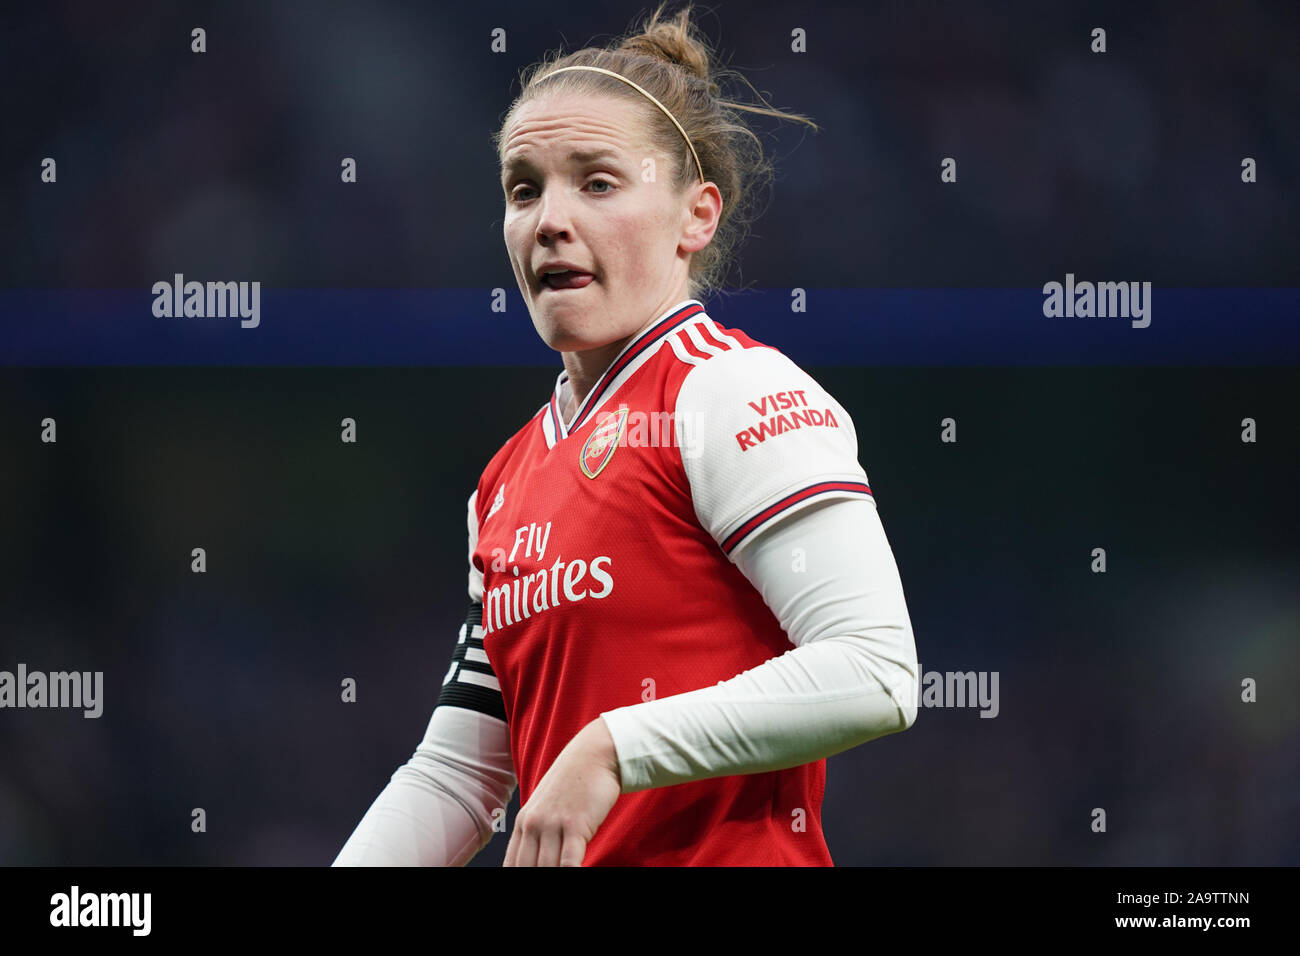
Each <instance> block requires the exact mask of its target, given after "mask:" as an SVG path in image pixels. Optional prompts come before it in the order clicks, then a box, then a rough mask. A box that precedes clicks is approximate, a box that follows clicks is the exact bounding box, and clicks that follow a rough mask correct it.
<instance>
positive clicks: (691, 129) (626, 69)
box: [493, 3, 818, 300]
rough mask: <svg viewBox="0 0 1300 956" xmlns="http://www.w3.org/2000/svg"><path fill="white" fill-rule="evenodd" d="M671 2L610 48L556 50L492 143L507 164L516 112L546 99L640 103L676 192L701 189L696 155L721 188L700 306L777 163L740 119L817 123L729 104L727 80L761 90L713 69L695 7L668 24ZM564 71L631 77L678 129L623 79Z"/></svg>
mask: <svg viewBox="0 0 1300 956" xmlns="http://www.w3.org/2000/svg"><path fill="white" fill-rule="evenodd" d="M666 5H667V4H666V3H661V4H660V5H659V7H658V8H657V9H656V10H655V11H654V13H653V14H651V15H650V17H649V18H648V19H647V20H646V21H645V23H644V24H643V25H642V27H641V28H640V30H639V31H638V32H634V33H631V34H628V35H627V36H625V37H623V38H622V39H619V40H615V41H614V42H613V43H611V44H610V46H608V47H603V48H602V47H585V48H583V49H581V50H578V51H576V52H574V53H569V54H567V55H566V54H562V53H560V52H559V51H555V52H552V53H550V54H548V55H547V56H546V57H544V58H543V59H542V60H541V61H540V62H538V63H535V64H534V65H532V66H531V67H529V68H528V69H526V70H524V72H523V73H522V74H521V82H522V92H520V94H519V96H518V97H516V98H515V100H514V102H513V103H511V104H510V108H509V109H508V110H507V111H506V114H505V118H504V120H502V123H501V126H500V128H499V129H498V130H497V132H496V133H495V134H494V135H493V144H494V146H495V147H496V150H497V159H498V162H500V161H501V159H502V147H503V145H504V139H505V132H506V129H507V128H508V127H509V126H510V125H511V123H512V122H513V121H514V117H515V114H516V113H517V112H518V110H519V108H520V107H521V106H522V105H523V104H525V103H527V102H529V101H531V100H534V99H537V98H538V97H539V96H542V95H551V94H559V93H581V94H587V95H591V94H597V93H598V94H602V95H607V96H615V97H621V98H623V99H625V100H628V101H630V102H636V103H638V104H640V106H641V108H642V109H643V116H644V124H645V128H646V131H647V136H648V139H649V141H650V144H651V145H652V147H653V148H655V149H657V150H659V151H661V152H663V153H664V154H666V155H668V156H671V157H673V159H674V162H673V179H672V184H673V186H674V187H675V188H676V189H678V190H679V191H680V190H682V189H685V188H686V187H687V186H689V185H690V184H692V183H695V182H698V180H699V175H698V173H697V169H696V162H697V157H698V162H699V164H700V166H701V167H702V170H703V175H704V178H705V179H706V180H708V181H710V182H713V183H715V184H716V185H717V187H718V192H719V193H720V194H721V195H722V215H721V217H720V219H719V221H718V227H717V230H716V232H715V233H714V235H713V239H712V241H710V243H709V244H708V245H707V246H705V247H704V248H703V249H701V250H700V251H698V252H696V253H695V254H693V255H692V256H691V265H690V278H689V281H690V293H689V294H690V297H691V298H695V299H701V300H702V299H704V298H705V297H706V296H708V295H709V294H711V293H713V292H715V291H718V290H720V289H721V287H722V282H723V280H724V279H725V278H726V274H727V272H728V271H729V269H730V267H731V265H732V263H733V260H734V257H735V253H736V250H737V249H738V248H739V246H740V244H741V243H742V242H743V240H744V237H745V235H746V234H747V233H748V231H749V226H750V224H751V223H752V222H753V220H754V218H756V215H757V205H758V203H757V197H758V194H759V192H760V191H761V189H762V188H763V187H765V186H767V185H769V184H770V182H771V180H772V174H773V171H772V166H771V164H770V163H769V162H768V161H767V159H766V158H765V157H764V156H763V147H762V143H761V142H760V141H759V139H758V137H757V136H756V135H755V134H754V132H753V131H752V130H750V129H749V127H748V126H747V125H746V124H745V122H744V119H743V118H742V117H741V115H740V114H741V112H747V113H756V114H761V115H764V116H772V117H776V118H778V119H786V120H793V121H795V122H799V123H804V124H806V125H808V126H810V127H812V128H813V129H818V126H817V124H816V123H814V122H813V121H812V120H810V119H808V118H807V117H805V116H801V115H799V114H797V113H788V112H784V111H781V110H776V109H772V108H771V107H768V106H750V105H748V104H745V103H739V102H735V101H732V100H727V99H723V98H722V92H721V86H720V83H722V82H724V81H726V80H728V79H732V78H735V79H737V80H738V81H740V82H742V83H744V84H745V85H746V86H749V88H750V89H751V90H752V89H753V86H752V85H750V84H749V82H748V81H747V80H745V78H744V77H743V76H741V75H740V74H739V73H737V72H735V71H734V70H730V69H726V68H724V67H721V66H718V65H716V64H715V63H714V60H713V53H712V51H711V49H710V47H709V45H708V43H707V42H706V41H705V40H704V39H703V38H701V37H700V36H699V34H698V32H697V30H696V27H695V24H694V23H692V22H691V21H690V12H691V8H690V5H689V4H688V5H687V6H686V7H685V8H683V9H682V10H681V11H680V12H679V13H678V14H677V15H676V16H674V17H673V18H671V19H665V18H664V17H663V11H664V7H665V6H666ZM566 66H595V67H601V68H603V69H606V70H611V71H613V72H615V73H618V74H619V75H620V76H622V77H626V78H627V79H629V80H632V81H633V82H635V83H636V84H637V86H640V87H642V88H644V90H645V91H646V92H647V93H649V94H650V95H651V96H652V97H654V99H656V100H658V102H659V103H660V104H662V106H663V108H664V109H665V110H667V111H668V112H669V113H671V114H672V117H673V118H674V119H676V121H677V124H674V123H673V122H672V121H671V120H670V119H669V118H668V117H666V116H665V115H664V113H663V112H661V110H660V109H659V107H657V106H656V105H655V104H654V103H652V102H650V100H648V99H647V98H646V97H645V96H644V95H642V93H641V92H638V91H637V90H636V89H635V88H634V87H632V86H629V85H628V84H627V83H625V82H623V81H622V80H620V79H616V78H614V77H609V76H605V75H603V74H601V73H598V72H594V71H590V70H570V71H567V72H565V73H563V74H562V75H560V76H556V77H550V74H551V73H553V72H554V71H556V70H558V69H561V68H563V67H566ZM543 81H544V82H543ZM755 92H757V91H755ZM759 99H760V101H761V100H762V97H759ZM678 124H679V125H680V128H679V125H678ZM683 134H685V139H683ZM687 140H689V144H690V145H688V143H687ZM692 146H693V147H694V154H692V150H691V147H692Z"/></svg>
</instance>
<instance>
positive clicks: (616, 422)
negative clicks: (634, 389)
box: [578, 405, 627, 478]
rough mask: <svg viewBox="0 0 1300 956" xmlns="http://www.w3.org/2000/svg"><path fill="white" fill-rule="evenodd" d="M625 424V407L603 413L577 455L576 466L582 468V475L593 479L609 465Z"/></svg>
mask: <svg viewBox="0 0 1300 956" xmlns="http://www.w3.org/2000/svg"><path fill="white" fill-rule="evenodd" d="M626 424H627V406H626V405H625V406H623V407H622V408H620V409H619V410H618V411H616V412H606V413H605V416H604V417H603V418H602V419H601V420H600V424H598V425H597V426H596V427H595V428H593V429H592V430H591V434H590V435H588V436H587V441H586V442H585V443H584V444H583V446H582V451H581V452H579V453H578V466H579V467H580V468H582V473H583V474H584V475H586V476H587V477H588V478H595V477H596V476H597V475H599V474H600V473H601V470H602V469H604V467H605V466H606V465H608V464H609V460H610V459H611V458H613V457H614V451H615V450H616V449H617V448H618V440H619V438H621V437H622V435H623V428H624V426H625V425H626Z"/></svg>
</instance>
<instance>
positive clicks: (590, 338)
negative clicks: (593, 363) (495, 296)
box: [533, 283, 605, 352]
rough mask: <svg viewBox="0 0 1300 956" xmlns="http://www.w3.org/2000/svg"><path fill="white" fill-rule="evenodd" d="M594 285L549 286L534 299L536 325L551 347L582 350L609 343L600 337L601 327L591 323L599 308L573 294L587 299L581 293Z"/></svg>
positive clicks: (563, 350) (565, 350)
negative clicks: (577, 286)
mask: <svg viewBox="0 0 1300 956" xmlns="http://www.w3.org/2000/svg"><path fill="white" fill-rule="evenodd" d="M592 285H594V283H592ZM590 288H591V285H588V286H586V287H585V288H583V289H562V290H559V291H556V290H548V291H547V292H545V293H542V294H541V295H539V296H538V297H537V298H536V299H535V300H533V301H534V306H533V325H534V326H535V327H536V328H537V334H538V335H540V336H541V337H542V341H543V342H545V343H546V344H547V346H548V347H550V348H552V349H555V351H557V352H580V351H582V350H583V349H590V348H596V347H598V346H600V345H603V344H605V343H604V342H603V341H598V339H599V338H600V332H601V330H600V329H596V328H591V327H590V325H591V317H592V316H593V315H595V314H597V312H596V310H593V309H592V308H591V307H590V306H589V305H584V304H583V303H582V302H580V301H579V300H578V297H571V296H570V293H573V292H577V293H579V296H580V297H581V298H584V299H585V298H586V297H585V296H581V293H583V292H586V291H587V289H590Z"/></svg>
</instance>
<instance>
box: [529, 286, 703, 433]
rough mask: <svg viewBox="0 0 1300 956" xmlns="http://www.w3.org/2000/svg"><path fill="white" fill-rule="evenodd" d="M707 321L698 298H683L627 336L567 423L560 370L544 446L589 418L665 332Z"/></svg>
mask: <svg viewBox="0 0 1300 956" xmlns="http://www.w3.org/2000/svg"><path fill="white" fill-rule="evenodd" d="M708 321H709V317H708V315H707V313H705V311H704V305H703V303H701V302H700V301H699V300H698V299H684V300H682V301H681V302H678V303H677V304H676V305H675V306H673V307H672V308H671V309H669V310H668V311H667V312H665V313H663V314H662V315H660V316H659V317H658V318H657V319H654V320H652V321H651V322H650V323H648V324H647V325H646V326H645V328H643V329H642V330H641V331H640V332H638V333H637V334H636V335H634V336H632V338H631V339H629V340H628V343H627V345H625V346H624V347H623V350H622V351H621V352H619V353H618V356H617V357H616V358H615V359H614V361H613V362H611V363H610V365H609V368H607V369H605V371H604V373H602V374H601V376H600V378H598V379H597V380H596V384H595V385H594V386H592V389H591V391H590V392H588V393H587V397H586V398H585V399H583V401H582V404H581V405H579V406H578V411H577V414H575V415H574V418H573V421H572V422H570V423H569V424H567V425H566V424H565V423H564V419H563V417H562V416H561V414H560V409H561V408H563V406H564V402H565V400H566V399H567V398H568V395H569V387H568V383H569V373H568V372H565V371H561V372H560V374H559V375H558V376H556V379H555V388H554V390H553V391H552V392H551V400H550V401H549V402H548V403H547V407H546V409H545V413H544V414H543V415H542V431H543V433H544V434H545V435H546V445H547V447H548V448H554V447H555V445H556V443H557V442H559V441H561V440H563V439H565V438H568V437H569V435H570V434H572V433H573V432H575V431H577V430H578V429H579V428H581V427H582V426H583V425H584V424H586V423H587V422H588V421H590V420H591V417H592V415H594V414H595V413H596V411H597V410H598V409H599V408H600V406H601V405H603V404H604V403H605V402H606V401H607V400H608V399H609V398H610V397H611V396H613V395H614V393H615V392H617V391H618V389H619V388H620V387H621V386H622V384H623V383H624V382H626V381H627V380H628V379H629V378H631V377H632V374H633V373H634V372H636V370H637V369H639V368H640V367H641V366H642V365H644V364H645V363H646V362H647V361H648V360H649V359H650V357H651V356H652V355H654V354H655V352H657V351H658V350H659V346H660V345H662V344H663V342H664V340H665V339H667V338H668V336H670V335H672V334H674V333H675V332H677V331H679V330H680V329H682V328H684V327H686V326H689V325H695V324H698V323H702V322H708Z"/></svg>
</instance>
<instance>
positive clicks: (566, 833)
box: [502, 717, 623, 866]
mask: <svg viewBox="0 0 1300 956" xmlns="http://www.w3.org/2000/svg"><path fill="white" fill-rule="evenodd" d="M622 790H623V783H622V779H621V777H620V775H619V770H618V753H617V752H616V751H615V749H614V738H613V737H611V736H610V734H609V728H608V727H606V726H605V721H604V720H602V719H601V718H599V717H597V718H596V719H595V720H593V721H592V722H591V723H589V724H588V725H587V726H586V727H583V728H582V730H580V731H578V733H577V735H576V736H575V737H574V738H573V739H572V740H570V741H569V743H568V744H567V745H566V746H565V748H564V749H563V750H561V751H560V755H559V756H558V757H556V758H555V762H554V763H553V764H551V767H550V769H549V770H547V771H546V774H545V775H544V776H543V777H542V781H541V783H539V784H538V785H537V789H536V790H534V791H533V793H532V795H531V796H530V797H529V798H528V802H527V803H526V804H524V805H523V807H521V808H520V810H519V815H518V816H517V817H515V828H514V831H513V832H512V833H511V834H510V845H509V846H507V847H506V859H505V862H504V864H502V865H503V866H581V865H582V859H583V857H584V856H585V855H586V853H587V843H588V842H589V841H590V840H591V838H592V837H594V836H595V835H596V828H597V827H599V826H600V825H601V823H602V822H603V821H604V819H605V817H607V816H608V815H609V811H610V809H612V808H613V806H614V802H615V801H616V800H618V797H619V794H620V793H621V792H622Z"/></svg>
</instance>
